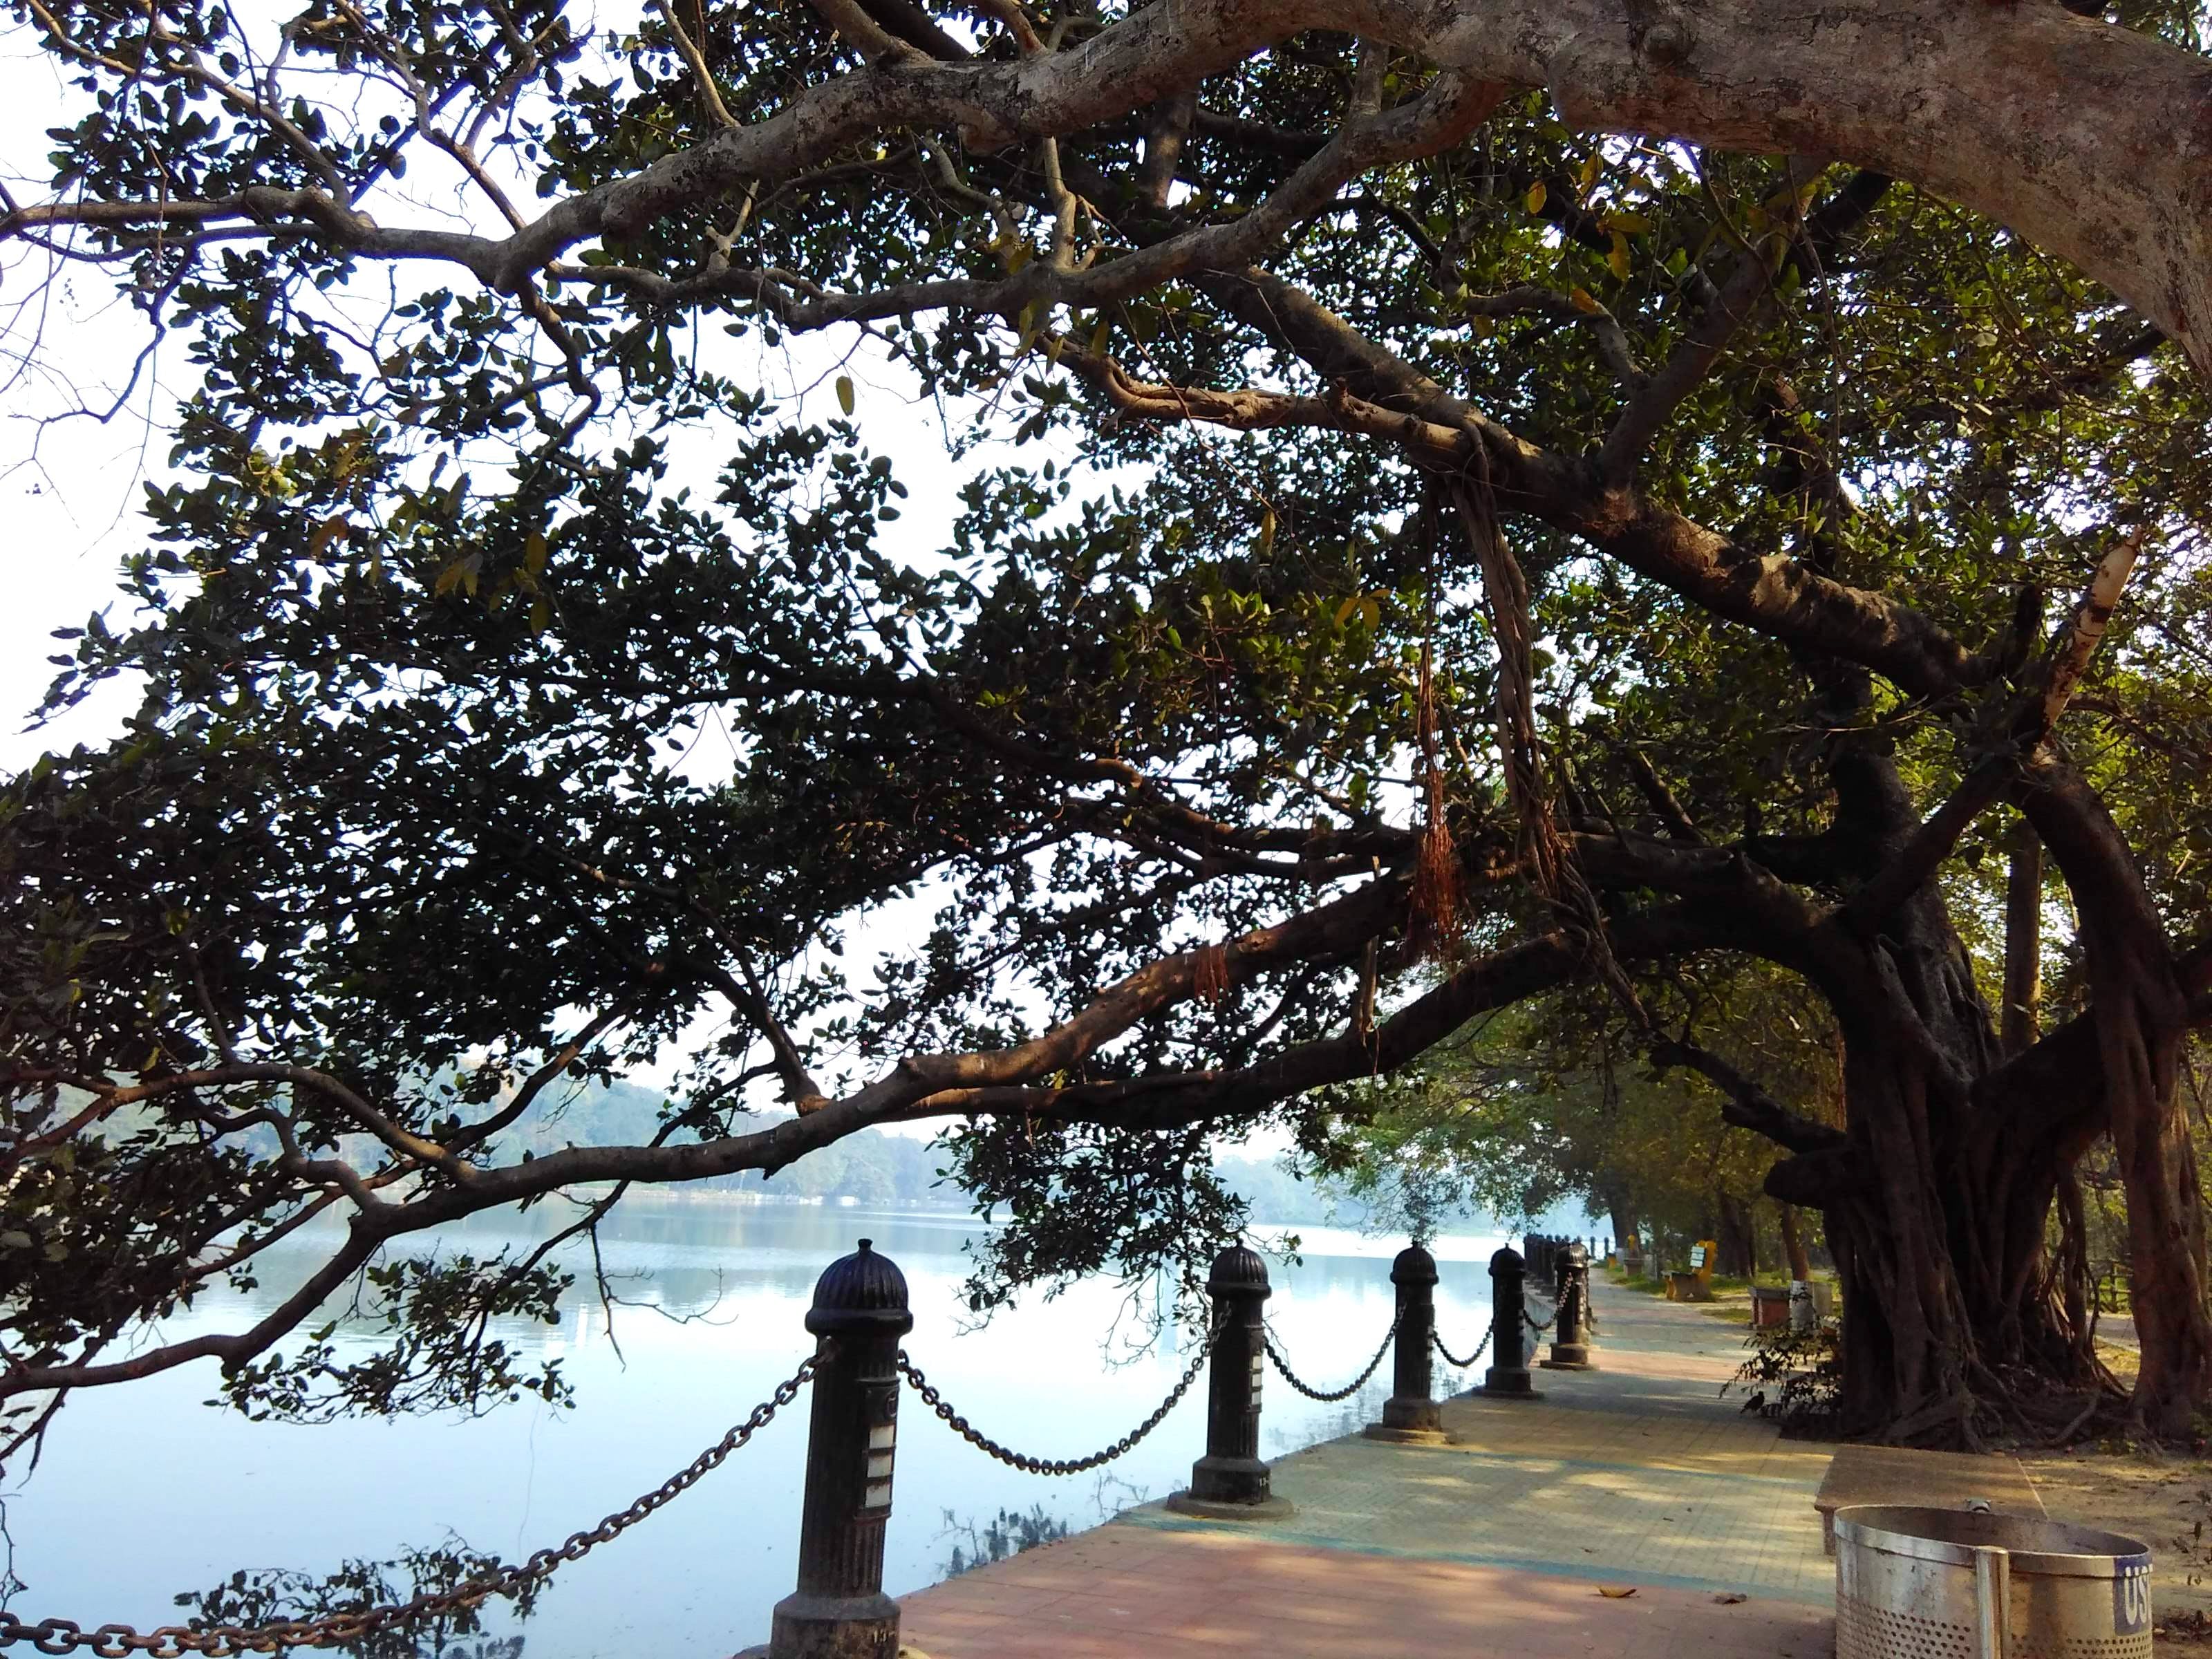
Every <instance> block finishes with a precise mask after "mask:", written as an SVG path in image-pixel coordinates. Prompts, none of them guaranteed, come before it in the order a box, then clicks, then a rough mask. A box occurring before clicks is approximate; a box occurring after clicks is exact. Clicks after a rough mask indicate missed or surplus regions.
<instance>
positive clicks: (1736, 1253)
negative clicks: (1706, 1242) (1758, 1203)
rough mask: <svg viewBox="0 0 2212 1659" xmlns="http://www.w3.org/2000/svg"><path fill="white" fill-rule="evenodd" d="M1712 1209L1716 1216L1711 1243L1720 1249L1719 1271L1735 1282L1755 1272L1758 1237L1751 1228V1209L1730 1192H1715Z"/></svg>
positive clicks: (1749, 1277)
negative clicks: (1715, 1228) (1714, 1231)
mask: <svg viewBox="0 0 2212 1659" xmlns="http://www.w3.org/2000/svg"><path fill="white" fill-rule="evenodd" d="M1713 1204H1714V1207H1715V1208H1716V1209H1717V1211H1718V1212H1719V1213H1720V1228H1719V1231H1718V1234H1717V1237H1716V1239H1715V1241H1714V1242H1715V1243H1717V1244H1718V1245H1719V1246H1720V1263H1719V1271H1720V1272H1722V1273H1726V1274H1728V1275H1729V1276H1730V1277H1731V1278H1735V1279H1751V1278H1754V1277H1756V1276H1757V1274H1758V1273H1759V1236H1758V1232H1757V1231H1756V1230H1755V1229H1754V1228H1753V1225H1752V1213H1751V1206H1749V1205H1748V1204H1746V1203H1745V1202H1744V1201H1743V1200H1741V1199H1740V1198H1737V1197H1736V1196H1735V1194H1733V1193H1726V1192H1716V1193H1715V1194H1713Z"/></svg>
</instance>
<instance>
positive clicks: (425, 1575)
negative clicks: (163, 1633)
mask: <svg viewBox="0 0 2212 1659" xmlns="http://www.w3.org/2000/svg"><path fill="white" fill-rule="evenodd" d="M499 1566H500V1563H499V1561H498V1559H497V1558H495V1557H494V1556H489V1555H483V1554H480V1553H477V1551H475V1550H472V1549H471V1548H470V1547H468V1544H467V1543H466V1541H464V1540H462V1539H460V1538H459V1537H455V1536H452V1535H448V1537H447V1541H445V1542H444V1543H443V1544H441V1545H437V1546H435V1547H430V1548H409V1549H405V1550H403V1551H402V1552H401V1553H399V1554H398V1555H397V1556H395V1557H392V1559H388V1560H383V1561H349V1562H347V1563H346V1564H345V1565H343V1567H341V1568H339V1569H338V1571H336V1572H334V1573H331V1574H329V1575H328V1576H327V1577H316V1576H315V1575H314V1574H313V1573H309V1572H302V1571H298V1570H296V1569H294V1568H290V1567H260V1568H252V1569H243V1570H241V1571H237V1572H234V1573H233V1574H231V1576H230V1577H228V1578H227V1579H225V1580H224V1581H223V1582H222V1583H220V1584H217V1585H216V1586H215V1588H213V1589H205V1590H199V1591H196V1592H186V1593H185V1594H183V1595H179V1596H178V1597H177V1605H178V1606H179V1607H184V1608H186V1609H188V1611H187V1613H186V1614H185V1623H187V1624H189V1625H191V1626H192V1627H193V1628H194V1629H195V1630H204V1629H206V1628H208V1627H209V1626H215V1625H235V1626H252V1625H265V1624H270V1623H272V1622H274V1621H276V1620H316V1619H321V1618H325V1617H327V1616H328V1615H330V1614H331V1613H349V1612H352V1611H354V1610H356V1609H357V1608H361V1607H380V1606H384V1605H386V1604H389V1603H392V1602H399V1601H411V1600H412V1599H414V1598H415V1597H416V1596H417V1595H426V1594H437V1593H440V1592H442V1591H446V1590H450V1589H455V1588H457V1587H458V1586H459V1585H460V1584H462V1583H465V1582H466V1581H467V1580H469V1579H471V1578H476V1577H485V1576H488V1575H489V1574H491V1573H493V1572H495V1571H498V1569H499ZM543 1588H544V1587H543V1586H542V1585H538V1584H530V1585H526V1586H525V1587H524V1588H523V1589H520V1590H518V1591H516V1592H515V1593H514V1594H513V1595H506V1596H501V1597H499V1598H496V1601H495V1602H493V1603H489V1604H486V1605H504V1606H505V1607H507V1610H508V1613H509V1616H510V1617H512V1618H513V1620H516V1621H518V1622H519V1621H520V1620H525V1619H527V1618H529V1617H530V1615H531V1613H532V1612H533V1611H534V1610H535V1608H536V1607H537V1602H538V1595H539V1593H540V1591H541V1590H542V1589H543ZM484 1612H485V1607H484V1606H482V1605H480V1606H477V1607H460V1608H457V1609H454V1610H453V1611H451V1612H448V1613H440V1614H437V1615H435V1616H434V1617H431V1618H427V1619H424V1620H422V1621H421V1622H419V1623H416V1624H413V1625H403V1626H392V1627H391V1628H388V1629H386V1630H382V1631H378V1632H372V1633H370V1634H368V1635H366V1636H364V1637H362V1638H361V1639H360V1640H358V1641H355V1642H348V1643H344V1644H341V1645H340V1646H339V1647H337V1649H336V1651H338V1652H341V1653H347V1654H351V1655H353V1656H355V1659H522V1648H523V1638H521V1637H520V1636H519V1635H514V1634H511V1633H508V1634H502V1635H498V1636H493V1635H489V1634H488V1633H487V1632H486V1630H485V1626H484Z"/></svg>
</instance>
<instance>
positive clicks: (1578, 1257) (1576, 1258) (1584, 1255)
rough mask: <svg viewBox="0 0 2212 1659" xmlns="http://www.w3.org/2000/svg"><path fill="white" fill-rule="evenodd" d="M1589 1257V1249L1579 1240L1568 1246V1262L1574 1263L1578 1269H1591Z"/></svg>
mask: <svg viewBox="0 0 2212 1659" xmlns="http://www.w3.org/2000/svg"><path fill="white" fill-rule="evenodd" d="M1589 1255H1590V1253H1589V1249H1587V1248H1586V1247H1585V1246H1584V1245H1583V1243H1582V1241H1581V1240H1579V1239H1577V1241H1576V1242H1575V1243H1572V1244H1570V1245H1568V1246H1567V1260H1568V1261H1571V1262H1573V1263H1574V1264H1575V1266H1576V1267H1589Z"/></svg>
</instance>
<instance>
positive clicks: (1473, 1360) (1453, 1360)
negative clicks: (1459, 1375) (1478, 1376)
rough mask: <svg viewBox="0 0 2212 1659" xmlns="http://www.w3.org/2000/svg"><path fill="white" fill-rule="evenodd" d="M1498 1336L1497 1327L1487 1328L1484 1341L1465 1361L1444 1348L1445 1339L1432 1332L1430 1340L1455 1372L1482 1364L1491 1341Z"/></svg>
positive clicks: (1483, 1336)
mask: <svg viewBox="0 0 2212 1659" xmlns="http://www.w3.org/2000/svg"><path fill="white" fill-rule="evenodd" d="M1497 1334H1498V1327H1497V1326H1495V1325H1490V1326H1486V1327H1485V1328H1484V1329H1483V1333H1482V1340H1481V1341H1480V1342H1478V1343H1476V1344H1475V1345H1474V1352H1473V1353H1471V1354H1469V1355H1468V1357H1467V1358H1464V1359H1462V1358H1460V1357H1459V1356H1458V1355H1457V1354H1455V1353H1454V1352H1452V1351H1451V1350H1450V1349H1449V1348H1447V1347H1446V1346H1444V1340H1443V1338H1442V1337H1441V1336H1438V1335H1437V1334H1436V1333H1435V1332H1434V1331H1431V1332H1430V1333H1429V1340H1430V1341H1431V1342H1433V1343H1435V1344H1436V1345H1437V1352H1438V1353H1440V1354H1442V1355H1443V1357H1444V1363H1445V1364H1447V1365H1449V1366H1450V1367H1451V1368H1452V1369H1453V1370H1456V1371H1463V1370H1467V1369H1468V1367H1469V1366H1471V1365H1474V1364H1478V1363H1480V1360H1481V1358H1482V1356H1483V1355H1484V1353H1485V1352H1487V1351H1488V1349H1489V1347H1490V1339H1491V1338H1492V1337H1493V1336H1495V1335H1497Z"/></svg>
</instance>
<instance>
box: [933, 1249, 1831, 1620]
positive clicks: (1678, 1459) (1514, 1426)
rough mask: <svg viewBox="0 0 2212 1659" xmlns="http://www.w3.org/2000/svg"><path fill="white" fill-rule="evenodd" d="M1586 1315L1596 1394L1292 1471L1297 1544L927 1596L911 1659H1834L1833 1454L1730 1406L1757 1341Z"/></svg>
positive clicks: (1477, 1407)
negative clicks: (1195, 1658)
mask: <svg viewBox="0 0 2212 1659" xmlns="http://www.w3.org/2000/svg"><path fill="white" fill-rule="evenodd" d="M1593 1294H1594V1297H1595V1304H1596V1314H1597V1319H1598V1323H1599V1329H1600V1333H1601V1348H1600V1351H1599V1354H1598V1358H1599V1360H1600V1362H1601V1364H1602V1365H1603V1367H1604V1369H1602V1370H1598V1371H1593V1372H1557V1371H1540V1372H1539V1373H1537V1376H1538V1387H1539V1388H1541V1389H1542V1390H1543V1391H1544V1395H1545V1398H1544V1399H1543V1400H1542V1401H1536V1402H1518V1401H1516V1402H1507V1401H1492V1400H1484V1399H1480V1398H1478V1397H1472V1396H1462V1397H1461V1398H1457V1399H1454V1400H1452V1401H1448V1402H1447V1403H1446V1405H1445V1407H1444V1425H1445V1428H1446V1430H1447V1431H1449V1433H1450V1434H1451V1435H1452V1436H1453V1437H1454V1438H1455V1441H1456V1442H1457V1443H1455V1444H1453V1445H1449V1446H1444V1447H1433V1448H1431V1447H1412V1446H1395V1445H1389V1444H1385V1443H1381V1442H1376V1441H1370V1440H1365V1439H1361V1438H1357V1437H1354V1438H1350V1439H1344V1440H1334V1441H1330V1442H1328V1443H1324V1444H1322V1445H1319V1446H1315V1447H1311V1448H1310V1449H1307V1450H1305V1451H1303V1452H1299V1453H1297V1454H1295V1455H1292V1456H1290V1457H1286V1458H1284V1459H1281V1460H1280V1461H1279V1462H1277V1463H1276V1465H1275V1474H1274V1489H1275V1491H1276V1492H1279V1494H1281V1495H1282V1496H1284V1497H1285V1498H1290V1499H1291V1502H1292V1503H1293V1504H1296V1505H1297V1512H1296V1514H1295V1515H1293V1516H1290V1517H1288V1518H1286V1519H1284V1520H1280V1521H1275V1522H1261V1523H1253V1522H1237V1523H1216V1522H1201V1521H1194V1520H1190V1519H1188V1518H1186V1517H1183V1516H1176V1515H1172V1514H1170V1513H1169V1512H1167V1511H1166V1510H1164V1509H1162V1508H1161V1507H1160V1506H1158V1505H1157V1504H1147V1505H1145V1506H1143V1507H1142V1508H1139V1509H1137V1510H1132V1511H1130V1512H1129V1513H1128V1514H1127V1515H1125V1516H1121V1518H1120V1519H1118V1520H1116V1521H1115V1522H1110V1523H1109V1524H1108V1525H1106V1526H1104V1527H1101V1528H1097V1529H1096V1530H1094V1531H1091V1532H1089V1533H1085V1534H1080V1535H1079V1536H1078V1537H1075V1538H1073V1539H1069V1540H1067V1541H1065V1542H1062V1543H1060V1544H1055V1545H1052V1546H1049V1547H1046V1548H1043V1549H1039V1550H1032V1551H1030V1552H1028V1553H1024V1554H1022V1555H1018V1556H1016V1557H1014V1558H1013V1559H1011V1560H1008V1561H1005V1562H1002V1563H1000V1564H999V1565H995V1566H992V1567H987V1568H984V1569H982V1570H981V1571H975V1572H972V1573H969V1574H966V1575H964V1576H963V1577H958V1578H955V1579H952V1580H951V1581H950V1582H948V1583H944V1584H939V1585H938V1586H935V1587H934V1588H933V1589H927V1590H923V1591H921V1592H920V1593H919V1594H917V1595H912V1596H909V1597H908V1598H907V1601H906V1609H907V1616H906V1635H907V1640H908V1643H909V1644H912V1645H913V1646H915V1647H916V1648H918V1649H920V1650H922V1651H924V1652H927V1653H928V1654H930V1655H931V1656H933V1659H1029V1656H1037V1659H1042V1656H1046V1655H1052V1656H1054V1659H1085V1656H1090V1655H1094V1654H1095V1655H1098V1656H1102V1659H1103V1656H1105V1655H1107V1654H1113V1655H1116V1656H1130V1655H1137V1654H1142V1653H1146V1652H1149V1651H1151V1650H1155V1649H1157V1648H1158V1647H1159V1646H1161V1645H1163V1644H1166V1643H1170V1642H1172V1643H1173V1644H1176V1645H1177V1646H1178V1647H1182V1648H1188V1649H1193V1650H1200V1651H1203V1652H1206V1653H1212V1654H1218V1655H1222V1656H1230V1655H1236V1656H1250V1659H1395V1656H1408V1659H1410V1656H1427V1655H1429V1654H1431V1653H1435V1652H1438V1651H1446V1650H1448V1651H1449V1652H1451V1653H1453V1654H1455V1655H1469V1656H1488V1655H1492V1654H1495V1655H1497V1656H1498V1659H1509V1656H1510V1659H1553V1656H1559V1659H1570V1656H1571V1659H1582V1656H1586V1655H1592V1654H1604V1655H1607V1656H1612V1655H1618V1654H1620V1653H1624V1652H1628V1653H1674V1652H1678V1651H1679V1652H1685V1653H1686V1652H1690V1651H1692V1647H1693V1644H1694V1650H1696V1651H1697V1652H1698V1654H1699V1659H1751V1656H1753V1655H1758V1656H1763V1659H1777V1656H1784V1659H1816V1656H1820V1655H1825V1654H1826V1652H1827V1651H1828V1650H1829V1644H1830V1628H1831V1626H1832V1604H1833V1594H1834V1592H1833V1583H1834V1578H1833V1572H1832V1568H1831V1566H1830V1565H1829V1563H1828V1562H1827V1560H1826V1559H1825V1558H1824V1557H1823V1556H1822V1554H1821V1552H1820V1521H1819V1518H1818V1517H1817V1516H1816V1515H1815V1514H1814V1510H1813V1494H1814V1489H1815V1487H1817V1486H1818V1485H1819V1483H1820V1476H1821V1474H1822V1473H1823V1472H1824V1471H1825V1470H1826V1467H1827V1461H1828V1454H1827V1452H1826V1450H1824V1449H1820V1448H1817V1447H1805V1446H1799V1445H1796V1444H1794V1443H1788V1442H1784V1441H1783V1440H1782V1439H1781V1438H1780V1437H1779V1436H1778V1433H1777V1432H1776V1431H1775V1430H1774V1429H1773V1427H1772V1426H1771V1425H1768V1424H1765V1423H1762V1422H1759V1421H1758V1420H1757V1419H1751V1418H1747V1417H1745V1416H1744V1415H1743V1414H1742V1413H1741V1412H1740V1411H1739V1410H1738V1409H1737V1404H1738V1402H1737V1401H1735V1399H1734V1398H1733V1397H1731V1398H1729V1399H1727V1400H1723V1399H1720V1398H1718V1397H1717V1396H1718V1392H1719V1388H1720V1385H1721V1383H1723V1382H1725V1381H1726V1380H1727V1379H1728V1377H1729V1376H1730V1375H1731V1374H1732V1373H1733V1372H1734V1370H1735V1366H1736V1364H1738V1363H1740V1361H1741V1357H1742V1347H1741V1343H1742V1336H1743V1333H1742V1331H1741V1328H1735V1327H1732V1326H1730V1325H1729V1324H1727V1323H1726V1322H1722V1321H1718V1320H1715V1319H1712V1318H1710V1317H1709V1316H1706V1315H1705V1314H1703V1313H1701V1312H1699V1310H1696V1309H1694V1308H1689V1307H1684V1306H1678V1305H1675V1304H1667V1303H1662V1302H1657V1301H1655V1300H1654V1299H1652V1298H1651V1297H1646V1296H1642V1295H1638V1294H1635V1293H1632V1292H1628V1291H1619V1290H1616V1289H1614V1288H1613V1287H1612V1286H1610V1285H1594V1286H1593ZM1445 1336H1446V1338H1447V1340H1453V1341H1455V1342H1465V1341H1467V1340H1468V1333H1463V1332H1446V1333H1445ZM1616 1345H1617V1346H1616ZM1444 1381H1445V1379H1444V1378H1441V1377H1440V1379H1439V1383H1440V1385H1441V1384H1442V1383H1443V1382H1444Z"/></svg>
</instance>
